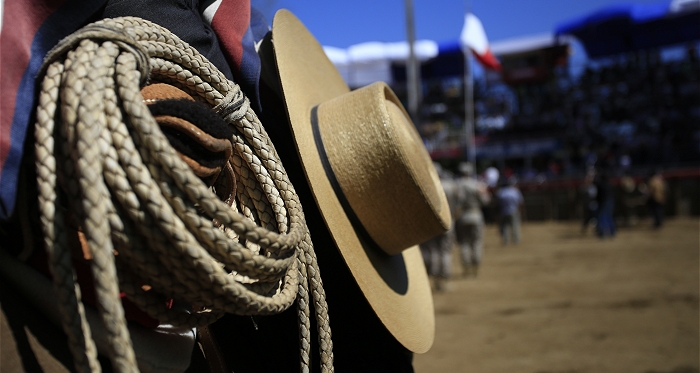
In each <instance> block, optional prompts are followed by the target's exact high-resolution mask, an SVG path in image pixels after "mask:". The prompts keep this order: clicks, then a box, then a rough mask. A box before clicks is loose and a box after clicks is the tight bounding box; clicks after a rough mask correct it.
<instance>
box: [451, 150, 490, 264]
mask: <svg viewBox="0 0 700 373" xmlns="http://www.w3.org/2000/svg"><path fill="white" fill-rule="evenodd" d="M459 172H460V173H461V177H460V178H459V179H458V180H457V203H456V204H457V210H458V211H457V212H456V213H457V214H456V215H455V216H457V217H458V218H457V219H456V220H457V221H456V223H455V224H456V226H455V233H456V236H457V243H458V244H459V250H460V254H461V259H462V274H463V275H464V276H470V275H471V276H476V275H477V273H478V269H479V265H480V264H481V259H482V256H483V250H484V248H483V246H484V215H483V213H482V211H481V208H482V207H483V206H485V205H487V204H488V203H489V202H490V201H491V195H490V193H489V192H488V187H487V186H486V184H484V183H482V182H481V181H478V180H477V179H476V178H475V177H474V166H472V164H471V163H467V162H465V163H461V164H460V165H459Z"/></svg>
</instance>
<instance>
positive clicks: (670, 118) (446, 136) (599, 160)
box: [252, 0, 700, 223]
mask: <svg viewBox="0 0 700 373" xmlns="http://www.w3.org/2000/svg"><path fill="white" fill-rule="evenodd" d="M436 3H439V4H436ZM252 4H253V6H254V7H256V8H257V9H259V10H261V11H262V12H263V13H264V14H265V16H266V17H267V18H268V21H270V22H271V20H272V17H273V14H274V12H275V11H276V10H277V9H279V8H288V9H290V10H292V12H294V13H295V14H296V15H297V16H298V17H299V18H300V19H301V20H302V22H304V23H305V24H306V25H307V27H308V28H309V29H310V30H311V32H312V33H313V34H314V35H315V36H316V37H317V38H318V40H319V41H320V42H321V44H322V45H324V48H325V49H326V53H327V55H328V56H329V58H330V59H331V60H332V61H333V62H334V64H335V65H336V66H337V67H338V70H339V71H340V72H341V74H342V75H343V77H344V78H345V79H346V81H347V82H348V84H349V86H350V87H351V88H356V87H360V86H364V85H366V84H369V83H371V82H373V81H377V80H383V81H386V82H388V83H389V84H390V85H391V87H392V88H393V89H394V91H395V92H396V93H397V94H398V96H399V97H400V98H401V100H402V101H403V102H404V106H405V107H406V108H407V109H408V110H409V111H410V113H411V115H412V117H413V119H414V123H415V125H416V127H417V129H418V131H419V133H420V134H421V136H422V138H423V140H424V143H425V145H426V147H427V149H428V150H429V152H430V154H431V157H432V158H433V160H435V161H436V162H438V163H440V164H441V165H442V166H443V168H444V169H445V170H446V171H447V172H456V170H457V166H458V164H459V163H460V162H463V161H467V160H468V161H472V162H473V163H474V164H475V166H476V173H477V175H478V177H480V178H482V179H485V178H486V175H485V172H486V170H487V169H491V170H490V172H493V169H496V170H497V171H498V175H499V177H501V178H503V177H506V178H507V177H516V178H517V180H518V183H519V187H520V189H521V190H522V192H523V194H524V196H525V213H524V215H525V216H526V219H527V220H531V221H533V220H535V221H544V220H552V219H553V220H572V219H581V218H582V217H583V214H584V210H583V209H584V207H583V204H584V200H585V196H584V195H583V194H582V188H585V183H584V182H585V176H586V174H587V173H588V172H589V171H590V170H592V169H603V168H604V169H605V170H606V172H608V173H609V174H610V175H611V182H612V184H613V185H614V186H616V187H620V188H617V191H616V193H617V199H618V203H617V204H616V210H615V216H616V218H624V219H627V220H626V221H625V223H634V222H633V221H632V222H630V221H629V219H630V218H631V219H633V220H634V219H635V217H636V216H638V215H644V214H645V213H646V207H644V206H639V205H640V204H636V203H630V202H629V201H628V203H627V204H625V203H624V202H623V201H622V198H624V197H625V196H624V195H625V194H626V198H628V199H630V198H631V199H632V200H633V199H634V197H635V196H637V197H641V196H642V195H643V193H644V190H643V183H644V181H645V180H646V179H647V178H648V176H649V175H650V174H651V172H652V171H653V170H660V171H661V172H662V174H663V177H664V178H665V179H666V181H667V182H668V184H669V196H668V203H666V204H665V206H664V209H665V213H666V214H667V215H668V216H676V215H683V216H687V215H693V216H697V215H699V214H700V202H699V199H700V167H699V165H700V63H699V51H698V49H699V48H698V46H699V45H700V1H697V0H661V1H659V0H653V1H636V2H621V1H617V0H596V1H585V2H581V1H547V0H536V1H527V2H521V1H508V0H496V1H466V2H465V1H452V0H450V1H441V2H427V1H419V0H413V1H403V2H402V1H399V0H393V1H356V2H355V1H354V2H347V4H338V3H335V2H320V1H304V2H294V3H292V2H285V1H272V0H256V1H253V2H252ZM467 14H472V15H475V16H476V17H478V18H477V22H479V20H480V21H481V22H479V25H478V26H480V27H482V25H483V28H482V31H485V35H484V36H486V35H488V38H487V41H486V43H487V47H488V52H489V54H491V55H492V56H495V57H496V60H495V63H496V64H497V65H496V66H493V65H489V62H490V61H488V59H486V60H484V59H483V58H482V57H483V55H480V53H479V52H483V51H476V50H475V48H476V49H478V40H477V41H476V44H477V45H476V46H475V45H474V41H473V40H469V38H471V37H472V36H473V35H471V34H470V35H465V33H466V31H465V30H466V29H467V28H468V27H467V26H468V25H467V22H466V19H467V18H466V17H465V15H467ZM411 34H412V35H411ZM411 39H412V40H415V42H414V44H413V45H414V48H413V49H414V50H413V51H412V52H413V53H412V54H413V56H411V53H410V52H411V51H410V48H409V47H408V46H409V43H407V40H411ZM411 57H413V59H411ZM413 61H415V62H413ZM484 62H485V63H484ZM491 62H493V61H491ZM412 66H414V70H413V71H414V72H411V68H412ZM416 70H417V71H416ZM412 78H413V79H412ZM412 96H413V97H412ZM623 176H627V178H626V179H625V180H624V182H625V183H627V189H628V191H627V192H625V191H623V190H622V188H621V180H623V179H622V178H623ZM630 181H632V183H633V185H632V184H630V183H629V182H630ZM639 185H641V186H642V189H641V190H640V189H639V188H638V186H639ZM630 188H631V189H630ZM642 205H643V204H642ZM625 206H627V207H629V208H626V207H625ZM630 209H631V210H630ZM634 210H639V211H634ZM491 217H492V214H489V213H488V211H486V218H487V220H492V219H491Z"/></svg>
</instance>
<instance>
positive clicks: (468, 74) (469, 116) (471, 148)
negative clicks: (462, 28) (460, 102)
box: [463, 1, 476, 175]
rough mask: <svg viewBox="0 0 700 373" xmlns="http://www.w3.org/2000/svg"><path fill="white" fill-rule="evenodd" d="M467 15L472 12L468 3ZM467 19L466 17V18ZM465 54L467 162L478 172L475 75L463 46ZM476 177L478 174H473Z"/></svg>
mask: <svg viewBox="0 0 700 373" xmlns="http://www.w3.org/2000/svg"><path fill="white" fill-rule="evenodd" d="M465 3H466V8H467V13H466V14H469V12H470V11H471V9H470V6H469V2H468V1H466V2H465ZM465 19H466V17H465ZM463 49H464V50H463V52H464V133H465V137H466V141H465V143H466V147H467V160H468V161H469V163H471V164H472V166H473V167H474V170H476V143H475V141H474V74H473V72H472V63H471V51H470V50H469V47H467V46H463ZM473 174H474V175H475V174H476V173H473Z"/></svg>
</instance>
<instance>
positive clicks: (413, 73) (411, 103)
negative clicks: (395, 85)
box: [404, 0, 421, 125]
mask: <svg viewBox="0 0 700 373" xmlns="http://www.w3.org/2000/svg"><path fill="white" fill-rule="evenodd" d="M404 5H405V7H406V34H407V35H406V36H407V39H408V61H406V87H407V93H408V113H409V114H410V115H411V119H412V120H413V123H414V124H415V125H419V123H418V111H419V108H420V102H421V97H420V96H421V90H420V84H421V81H420V66H419V64H418V60H417V59H416V53H415V50H414V48H413V46H414V44H415V39H416V36H415V26H414V22H413V1H412V0H404Z"/></svg>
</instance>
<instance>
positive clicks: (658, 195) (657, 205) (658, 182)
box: [647, 170, 667, 229]
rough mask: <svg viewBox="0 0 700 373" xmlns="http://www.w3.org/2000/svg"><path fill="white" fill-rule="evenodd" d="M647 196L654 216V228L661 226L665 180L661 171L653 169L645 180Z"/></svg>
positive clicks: (665, 188) (664, 199)
mask: <svg viewBox="0 0 700 373" xmlns="http://www.w3.org/2000/svg"><path fill="white" fill-rule="evenodd" d="M647 188H648V191H649V196H648V199H647V204H648V206H649V210H650V212H651V216H652V217H653V218H654V228H657V229H658V228H661V226H662V225H663V221H664V205H665V203H666V190H667V187H666V182H665V181H664V178H663V176H662V175H661V171H659V170H655V171H654V172H653V173H652V175H651V176H650V177H649V181H648V182H647Z"/></svg>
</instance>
